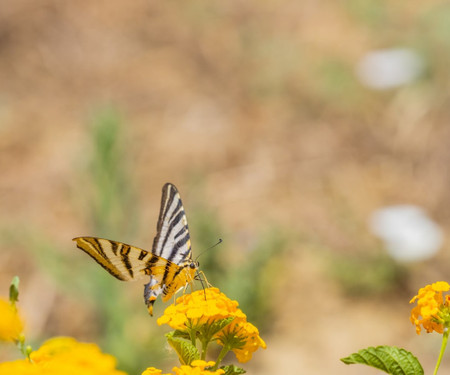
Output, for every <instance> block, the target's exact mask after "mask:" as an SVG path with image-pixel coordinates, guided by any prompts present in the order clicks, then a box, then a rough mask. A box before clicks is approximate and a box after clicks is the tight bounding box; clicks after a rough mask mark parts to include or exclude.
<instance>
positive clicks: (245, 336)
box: [216, 319, 267, 363]
mask: <svg viewBox="0 0 450 375" xmlns="http://www.w3.org/2000/svg"><path fill="white" fill-rule="evenodd" d="M216 339H217V341H218V342H219V343H220V344H222V345H227V342H234V343H235V344H234V345H233V347H234V348H233V349H232V351H233V352H234V354H235V355H236V358H237V360H238V361H239V362H241V363H245V362H248V361H249V360H250V359H251V358H252V354H253V353H254V352H255V351H256V350H258V348H260V347H261V348H263V349H266V347H267V346H266V343H265V342H264V340H263V339H262V338H261V337H259V331H258V328H256V327H255V326H254V325H253V324H251V323H249V322H247V321H245V320H243V319H235V320H233V321H232V322H231V323H230V324H229V325H227V326H226V327H225V328H224V329H223V330H222V331H220V332H219V333H218V334H217V335H216Z"/></svg>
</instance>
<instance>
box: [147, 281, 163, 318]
mask: <svg viewBox="0 0 450 375" xmlns="http://www.w3.org/2000/svg"><path fill="white" fill-rule="evenodd" d="M161 293H162V288H161V286H160V285H159V283H158V280H156V279H155V278H154V277H150V281H149V282H148V283H147V284H145V286H144V301H145V304H146V305H147V309H148V313H149V314H150V316H153V304H154V303H155V301H156V298H158V296H159V295H160V294H161Z"/></svg>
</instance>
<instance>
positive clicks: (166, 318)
mask: <svg viewBox="0 0 450 375" xmlns="http://www.w3.org/2000/svg"><path fill="white" fill-rule="evenodd" d="M230 317H233V318H234V320H233V321H232V322H231V323H230V324H229V325H228V326H226V327H225V328H224V329H223V330H222V331H220V332H219V333H218V334H217V335H216V336H215V340H216V341H217V342H219V343H220V344H222V345H225V344H226V342H228V341H229V339H232V340H233V342H234V343H236V345H235V346H233V347H232V350H233V351H234V353H235V354H236V357H237V359H238V361H239V362H242V363H243V362H247V361H248V360H250V359H251V357H252V353H253V352H255V351H256V350H257V349H258V348H259V347H261V348H263V349H265V348H266V344H265V342H264V341H263V340H262V339H261V337H259V332H258V329H257V328H256V327H255V326H254V325H253V324H251V323H248V322H247V316H246V315H245V314H244V313H243V312H242V311H241V309H239V308H238V303H237V301H233V300H230V299H229V298H228V297H227V296H226V295H225V294H224V293H221V292H220V291H219V289H217V288H207V289H205V290H198V291H195V292H193V293H191V294H187V295H183V296H181V297H179V298H178V299H177V301H176V304H173V305H170V306H169V307H167V308H166V310H165V311H164V315H163V316H161V317H160V318H159V319H158V320H157V323H158V324H159V325H162V324H168V325H169V326H171V327H172V328H174V329H179V330H186V329H187V328H193V327H199V326H201V325H208V324H212V323H214V322H216V321H219V320H222V319H226V318H230Z"/></svg>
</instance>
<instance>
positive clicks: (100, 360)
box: [0, 337, 126, 375]
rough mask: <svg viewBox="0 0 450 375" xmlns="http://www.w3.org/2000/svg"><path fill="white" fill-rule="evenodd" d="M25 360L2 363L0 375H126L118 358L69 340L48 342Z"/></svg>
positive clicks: (93, 347)
mask: <svg viewBox="0 0 450 375" xmlns="http://www.w3.org/2000/svg"><path fill="white" fill-rule="evenodd" d="M30 357H31V360H32V361H33V362H29V361H28V360H26V359H23V360H17V361H13V362H4V363H0V374H10V375H34V374H37V375H43V374H45V375H79V374H82V375H126V374H125V373H124V372H123V371H119V370H116V368H115V367H116V359H115V358H114V357H113V356H111V355H109V354H104V353H102V352H101V351H100V349H99V347H98V346H97V345H95V344H85V343H80V342H78V341H76V340H75V339H72V338H68V337H57V338H53V339H50V340H48V341H46V342H45V343H44V344H43V345H42V346H41V347H40V348H39V349H38V350H36V351H34V352H32V353H31V355H30Z"/></svg>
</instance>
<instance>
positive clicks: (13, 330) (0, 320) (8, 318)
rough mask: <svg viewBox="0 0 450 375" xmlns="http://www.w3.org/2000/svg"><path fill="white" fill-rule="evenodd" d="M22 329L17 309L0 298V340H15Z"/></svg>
mask: <svg viewBox="0 0 450 375" xmlns="http://www.w3.org/2000/svg"><path fill="white" fill-rule="evenodd" d="M22 331H23V323H22V320H21V319H20V317H19V315H18V314H17V309H16V308H15V307H13V306H11V304H10V303H9V302H7V301H6V300H4V299H0V341H17V340H18V339H19V335H20V334H21V333H22Z"/></svg>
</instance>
